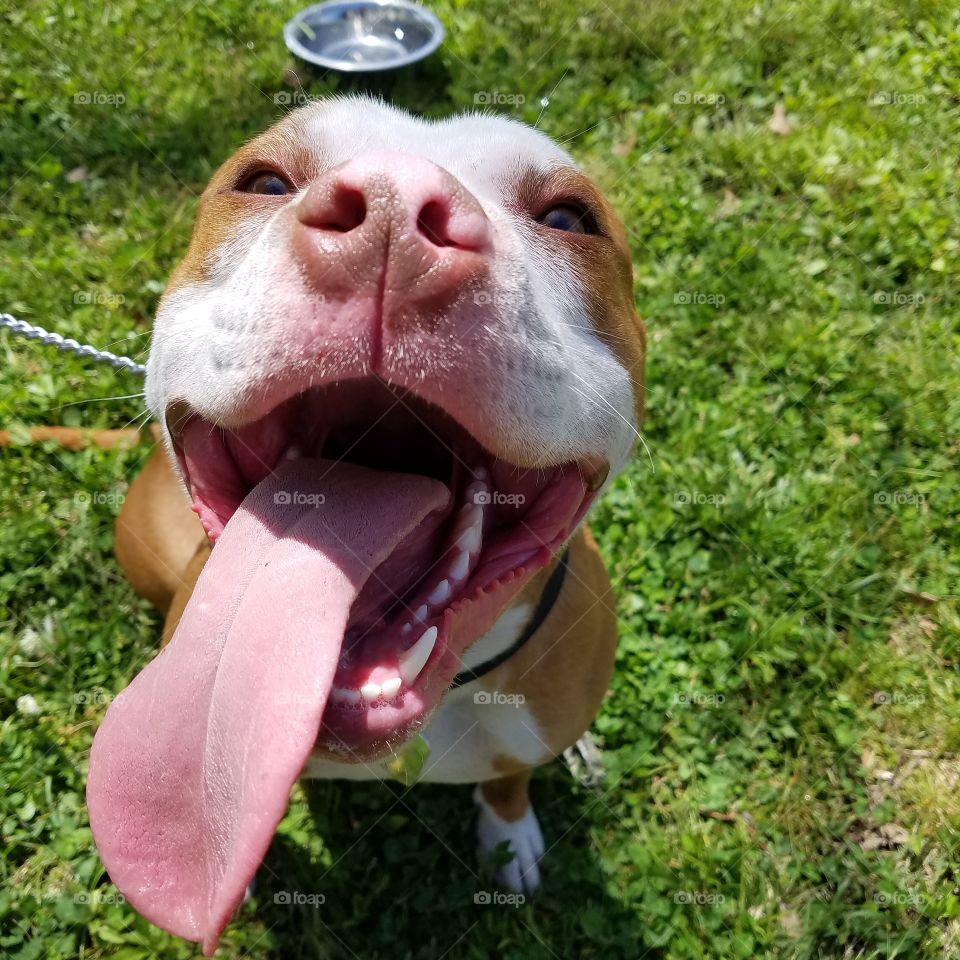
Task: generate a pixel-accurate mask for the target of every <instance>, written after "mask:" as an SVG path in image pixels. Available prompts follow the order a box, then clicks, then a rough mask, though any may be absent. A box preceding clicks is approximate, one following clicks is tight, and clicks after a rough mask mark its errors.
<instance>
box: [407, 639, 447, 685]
mask: <svg viewBox="0 0 960 960" xmlns="http://www.w3.org/2000/svg"><path fill="white" fill-rule="evenodd" d="M438 633H439V631H438V630H437V628H436V627H431V628H430V629H429V630H424V632H423V636H422V637H420V639H419V640H418V641H417V642H416V643H415V644H414V645H413V646H412V647H411V648H410V649H409V650H404V651H403V653H401V654H400V676H401V677H403V679H404V680H405V681H406V682H407V683H413V681H414V680H416V679H417V677H418V676H420V671H421V670H422V669H423V665H424V664H425V663H426V662H427V661H428V660H429V659H430V654H431V653H433V646H434V644H435V643H436V642H437V634H438Z"/></svg>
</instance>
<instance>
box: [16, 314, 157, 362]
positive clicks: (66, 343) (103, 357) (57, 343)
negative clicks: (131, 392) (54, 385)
mask: <svg viewBox="0 0 960 960" xmlns="http://www.w3.org/2000/svg"><path fill="white" fill-rule="evenodd" d="M0 329H7V330H9V331H11V332H12V333H16V334H19V335H20V336H21V337H27V338H28V339H30V340H39V341H40V343H42V344H45V345H46V346H49V347H56V348H57V349H58V350H63V351H64V352H65V353H74V354H76V355H77V356H78V357H86V358H87V359H88V360H96V361H97V362H98V363H109V364H110V366H111V367H116V368H117V369H118V370H127V371H128V372H129V373H132V374H133V375H134V376H137V377H142V376H144V375H145V374H146V372H147V368H146V367H145V366H144V365H143V364H142V363H137V361H136V360H133V359H131V358H130V357H120V356H117V354H115V353H111V352H110V351H109V350H98V349H97V348H96V347H92V346H90V344H89V343H78V342H77V341H76V340H74V339H73V338H72V337H61V336H60V334H59V333H51V332H50V331H49V330H44V329H43V327H36V326H34V325H33V324H32V323H27V322H26V321H25V320H18V319H17V318H16V317H14V316H11V315H10V314H9V313H0Z"/></svg>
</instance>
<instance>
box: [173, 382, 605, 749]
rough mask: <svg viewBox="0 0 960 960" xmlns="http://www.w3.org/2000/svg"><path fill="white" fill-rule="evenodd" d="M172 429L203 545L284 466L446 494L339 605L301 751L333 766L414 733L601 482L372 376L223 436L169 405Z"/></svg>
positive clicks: (583, 468) (307, 395)
mask: <svg viewBox="0 0 960 960" xmlns="http://www.w3.org/2000/svg"><path fill="white" fill-rule="evenodd" d="M170 419H171V418H168V422H170ZM171 433H172V436H173V439H174V447H175V450H176V452H177V456H178V461H179V464H180V467H181V470H182V472H183V475H184V478H185V480H186V482H187V485H188V487H189V490H190V494H191V497H192V499H193V504H194V510H195V511H196V512H197V514H198V516H199V517H200V519H201V522H202V523H203V526H204V529H205V530H206V531H207V535H208V536H209V537H210V539H211V540H212V541H214V542H216V541H217V539H218V537H219V536H220V534H221V533H222V531H223V530H224V529H225V527H226V526H227V525H228V524H229V523H230V520H231V517H233V515H234V513H235V512H236V511H237V509H238V508H239V506H240V504H241V503H242V502H243V501H244V500H245V498H246V497H247V496H248V494H250V493H251V491H253V490H254V489H255V488H256V487H257V486H258V485H260V484H261V483H263V482H264V481H266V480H267V479H268V478H269V477H271V475H274V474H275V472H276V471H277V470H278V469H279V467H280V466H282V465H284V464H286V463H287V462H288V461H292V460H303V461H308V462H311V463H313V462H315V463H316V464H317V467H316V469H317V470H318V471H323V472H328V473H329V472H332V471H336V470H337V469H338V465H341V464H347V465H353V466H355V467H356V466H359V467H364V468H367V469H372V470H375V471H378V472H383V473H393V474H396V475H397V476H398V479H399V478H400V477H402V476H406V477H408V478H409V476H410V475H417V476H419V477H421V478H428V480H429V481H431V482H433V483H434V484H437V483H439V484H442V485H443V487H445V488H446V491H447V497H446V500H447V503H446V506H445V507H444V508H443V509H441V510H434V511H433V512H431V513H430V514H429V516H427V517H426V518H425V519H424V520H423V521H422V522H421V523H420V525H419V526H418V528H417V529H416V531H415V532H414V534H413V535H411V536H408V537H407V538H406V539H405V540H403V541H402V542H401V543H400V544H399V545H397V546H396V547H395V548H394V549H393V551H392V552H391V554H390V556H389V557H388V558H387V559H386V560H385V561H383V562H382V563H380V564H379V566H377V567H376V569H375V570H374V571H373V573H372V575H371V576H370V577H369V579H368V580H367V582H366V584H365V585H364V586H363V588H362V590H361V591H360V593H359V595H358V596H357V597H356V600H355V601H354V602H353V604H352V606H351V608H350V617H349V621H348V623H347V627H346V630H345V632H344V635H343V640H342V643H341V646H340V650H339V660H338V665H337V668H336V673H335V676H334V679H333V683H332V687H331V689H330V690H329V693H328V696H327V700H326V707H325V709H324V713H323V721H322V724H321V727H320V730H319V734H318V737H317V741H316V745H315V748H314V752H315V754H316V755H318V756H321V757H325V758H328V759H336V760H338V761H340V762H368V761H370V760H373V759H377V758H379V757H381V756H385V755H388V754H391V753H393V752H395V751H396V748H397V747H398V745H399V744H401V743H402V742H403V741H405V740H407V739H408V738H409V737H411V736H412V735H414V734H415V733H416V731H417V730H418V729H419V728H420V727H421V726H423V724H424V723H425V722H426V720H427V719H428V717H429V715H430V714H431V712H432V711H433V710H434V709H435V708H436V706H437V705H438V704H439V702H440V700H441V698H442V697H443V695H444V693H445V692H446V691H447V690H448V689H449V688H450V685H451V683H452V682H453V681H454V678H455V677H456V675H457V674H458V673H459V672H460V671H461V670H462V669H463V659H462V658H463V655H464V652H465V651H466V650H467V648H468V647H469V646H470V645H471V644H472V643H473V642H474V641H476V640H477V639H478V638H479V637H481V636H482V635H483V634H484V633H485V632H486V631H487V630H488V629H489V628H490V627H491V626H492V625H493V623H494V622H495V621H496V619H497V618H498V617H499V615H500V614H501V613H502V612H503V610H504V609H505V608H506V607H507V606H508V605H509V603H510V601H511V600H512V599H513V598H514V597H515V596H516V595H517V594H518V593H519V592H520V590H521V589H522V588H523V587H524V585H525V584H526V583H528V582H529V580H530V579H531V578H532V577H533V576H534V575H535V574H536V573H537V572H538V571H540V570H542V569H543V568H544V567H546V566H547V565H549V564H550V563H551V560H552V559H553V558H554V556H555V555H556V553H557V551H558V550H559V549H560V548H561V547H562V545H563V544H564V543H565V541H566V540H567V539H568V538H569V536H570V534H571V533H572V532H573V530H574V529H575V528H576V526H577V525H578V523H579V522H580V520H581V519H582V517H583V515H584V513H585V512H586V510H587V509H588V507H589V505H590V503H591V502H592V500H593V498H594V496H595V495H596V491H597V489H598V488H599V486H600V485H601V484H602V482H603V479H604V477H605V470H601V469H598V468H597V466H596V461H595V460H590V461H587V460H584V461H571V462H567V463H557V464H552V465H544V466H542V467H538V468H535V469H531V468H521V467H517V466H515V465H513V464H511V463H510V462H508V461H506V460H504V459H502V458H500V457H498V456H497V455H496V453H495V452H492V451H490V450H488V449H485V448H484V447H483V446H481V445H480V443H478V442H477V440H476V439H475V438H474V437H472V436H471V435H470V433H469V432H467V431H466V430H465V429H463V427H461V426H460V425H459V424H458V423H457V422H456V421H454V420H453V418H452V417H450V416H449V415H448V414H447V413H445V412H444V411H443V410H441V409H440V408H438V407H436V406H433V405H431V404H429V403H427V402H425V401H423V400H421V399H419V398H418V397H416V396H415V395H414V394H412V393H411V392H409V391H405V390H401V389H398V388H395V387H392V386H390V385H389V384H387V383H386V382H384V381H383V380H380V379H377V378H363V379H357V380H348V381H342V382H338V383H334V384H328V385H325V386H322V387H315V388H312V389H310V390H308V391H306V392H304V393H301V394H299V395H297V396H295V397H293V398H291V399H289V400H287V401H285V402H283V403H282V404H280V405H279V406H277V407H276V408H275V409H273V410H272V411H270V412H269V413H268V414H266V415H265V416H263V417H261V418H259V419H258V420H256V421H254V422H252V423H249V424H246V425H245V426H242V427H239V428H236V429H225V428H223V427H218V426H215V425H214V424H212V423H210V422H208V421H207V420H204V419H203V418H201V417H199V416H196V415H189V414H187V415H186V416H185V415H184V411H183V409H179V410H178V411H177V424H176V427H175V428H172V430H171ZM304 466H307V464H304ZM291 496H296V492H295V491H294V492H293V493H292V494H291ZM387 508H388V509H389V505H387ZM276 599H277V603H290V602H294V603H295V602H296V597H295V596H292V597H291V596H284V597H277V598H276Z"/></svg>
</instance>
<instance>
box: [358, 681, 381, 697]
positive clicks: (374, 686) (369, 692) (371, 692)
mask: <svg viewBox="0 0 960 960" xmlns="http://www.w3.org/2000/svg"><path fill="white" fill-rule="evenodd" d="M380 689H381V688H380V684H379V683H374V682H373V681H372V680H368V681H367V682H366V683H365V684H364V685H363V686H362V687H361V688H360V696H361V697H363V699H364V700H367V701H373V700H376V699H377V697H379V696H380Z"/></svg>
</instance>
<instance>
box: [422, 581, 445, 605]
mask: <svg viewBox="0 0 960 960" xmlns="http://www.w3.org/2000/svg"><path fill="white" fill-rule="evenodd" d="M449 596H450V581H449V580H441V581H440V582H439V583H438V584H437V588H436V590H434V591H433V593H431V594H430V596H429V597H427V603H429V604H432V605H433V606H437V604H440V603H446V602H447V599H448V598H449Z"/></svg>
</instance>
